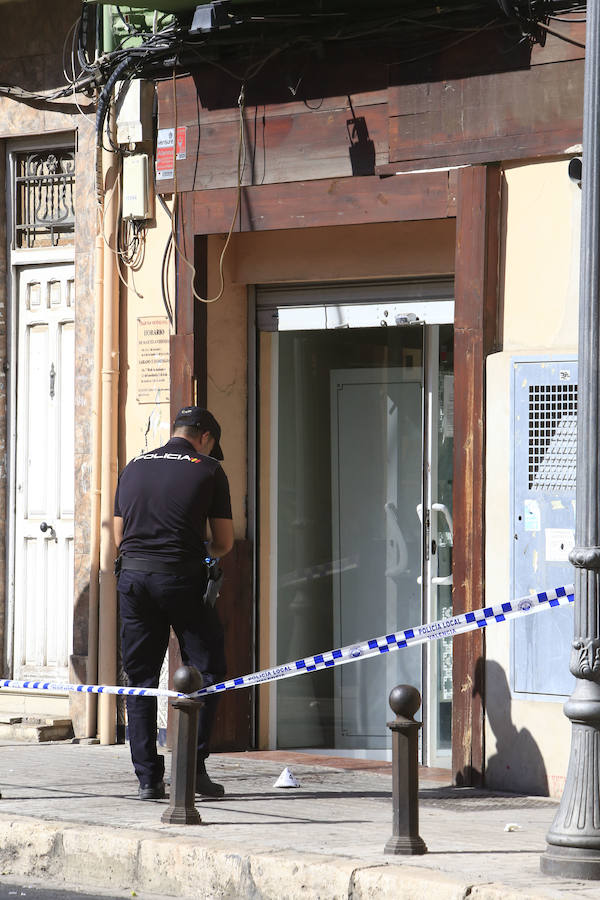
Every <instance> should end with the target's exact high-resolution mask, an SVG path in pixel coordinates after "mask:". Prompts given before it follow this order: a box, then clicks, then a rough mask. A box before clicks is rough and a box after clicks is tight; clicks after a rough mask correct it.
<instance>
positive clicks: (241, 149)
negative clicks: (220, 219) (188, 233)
mask: <svg viewBox="0 0 600 900" xmlns="http://www.w3.org/2000/svg"><path fill="white" fill-rule="evenodd" d="M176 90H177V89H176V80H175V69H173V109H174V110H175V129H174V140H173V181H174V191H173V216H172V219H171V230H172V234H173V243H174V245H175V249H176V250H177V252H178V254H179V257H180V259H181V260H182V262H184V263H185V265H186V266H187V267H188V268H189V269H190V271H191V276H190V286H191V290H192V294H193V296H194V297H195V298H196V300H199V301H200V303H207V304H208V303H216V302H217V300H220V299H221V297H222V296H223V294H224V292H225V276H224V274H223V264H224V261H225V255H226V253H227V250H228V248H229V243H230V241H231V236H232V234H233V229H234V228H235V222H236V219H237V217H238V213H239V209H240V201H241V194H242V176H243V168H244V167H245V164H246V150H245V141H244V109H245V85H244V84H242V88H241V90H240V95H239V97H238V108H239V114H240V129H239V143H238V158H237V188H236V201H235V209H234V212H233V216H232V219H231V225H230V226H229V231H228V233H227V238H226V239H225V244H224V245H223V249H222V251H221V254H220V256H219V279H220V289H219V292H218V294H216V296H214V297H210V298H208V297H206V298H205V297H201V296H200V294H198V293H197V292H196V289H195V287H194V281H195V278H196V268H195V266H194V265H193V264H192V263H191V262H190V261H189V260H188V259H187V257H186V256H185V254H184V253H183V251H182V250H181V248H180V246H179V244H178V242H177V232H176V223H177V205H178V193H177V93H176ZM242 161H243V163H242Z"/></svg>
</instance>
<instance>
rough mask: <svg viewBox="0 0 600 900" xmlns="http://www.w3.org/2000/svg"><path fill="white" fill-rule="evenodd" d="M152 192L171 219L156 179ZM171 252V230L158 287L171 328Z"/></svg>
mask: <svg viewBox="0 0 600 900" xmlns="http://www.w3.org/2000/svg"><path fill="white" fill-rule="evenodd" d="M154 191H155V195H156V196H157V197H158V200H159V203H160V205H161V206H162V208H163V209H164V211H165V212H166V214H167V215H168V217H169V219H171V210H170V209H169V207H168V206H167V204H166V202H165V199H164V197H163V196H162V194H159V193H158V191H157V190H156V178H155V179H154ZM172 251H173V232H172V230H171V229H169V237H168V238H167V243H166V244H165V249H164V252H163V257H162V264H161V279H160V281H161V285H160V286H161V292H162V299H163V304H164V307H165V310H166V312H167V316H168V317H169V323H170V325H171V327H173V306H172V303H171V296H170V291H169V278H168V272H169V266H170V264H171V256H172Z"/></svg>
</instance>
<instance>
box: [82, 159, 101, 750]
mask: <svg viewBox="0 0 600 900" xmlns="http://www.w3.org/2000/svg"><path fill="white" fill-rule="evenodd" d="M96 152H97V154H98V168H99V169H100V172H99V175H100V179H101V178H102V171H101V169H102V155H101V153H102V151H101V149H100V148H98V150H97V151H96ZM94 301H95V311H94V383H93V385H92V491H91V502H90V587H89V600H88V657H87V674H86V677H87V683H88V684H96V683H97V681H96V679H97V678H98V606H99V602H98V601H99V578H100V460H101V457H102V423H101V410H100V404H101V402H102V379H101V371H102V311H103V309H104V238H103V237H102V220H101V217H100V216H98V234H97V235H96V258H95V290H94ZM85 725H86V728H85V733H86V736H87V737H92V738H94V737H96V735H97V733H98V695H97V694H86V705H85Z"/></svg>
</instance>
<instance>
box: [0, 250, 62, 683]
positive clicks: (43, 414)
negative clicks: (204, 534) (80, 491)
mask: <svg viewBox="0 0 600 900" xmlns="http://www.w3.org/2000/svg"><path fill="white" fill-rule="evenodd" d="M17 284H18V295H17V304H18V326H17V327H18V366H17V422H16V425H17V427H16V501H15V596H14V657H13V658H14V677H15V678H18V679H22V678H31V677H34V678H38V677H39V678H45V679H52V680H58V679H64V678H66V677H67V675H68V665H69V655H70V653H71V652H72V628H73V500H74V468H73V462H74V385H73V382H74V362H75V355H74V354H75V342H74V336H75V333H74V315H75V295H74V271H73V265H72V264H61V265H54V266H35V267H31V268H27V269H21V270H20V271H19V272H18V276H17Z"/></svg>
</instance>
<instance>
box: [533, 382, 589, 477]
mask: <svg viewBox="0 0 600 900" xmlns="http://www.w3.org/2000/svg"><path fill="white" fill-rule="evenodd" d="M576 463H577V385H576V384H542V385H530V387H529V489H530V490H534V491H535V490H539V491H561V490H572V489H573V488H574V487H575V480H576Z"/></svg>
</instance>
